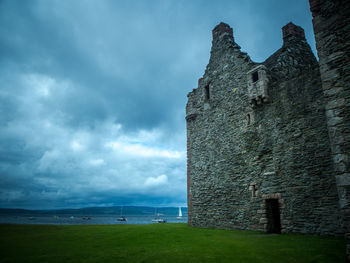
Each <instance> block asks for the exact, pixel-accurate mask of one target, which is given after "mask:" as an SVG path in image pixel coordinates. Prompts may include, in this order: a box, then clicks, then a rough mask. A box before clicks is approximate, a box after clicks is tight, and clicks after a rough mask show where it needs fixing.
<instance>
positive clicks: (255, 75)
mask: <svg viewBox="0 0 350 263" xmlns="http://www.w3.org/2000/svg"><path fill="white" fill-rule="evenodd" d="M258 80H259V74H258V72H257V71H255V72H254V73H253V74H252V81H253V82H257V81H258Z"/></svg>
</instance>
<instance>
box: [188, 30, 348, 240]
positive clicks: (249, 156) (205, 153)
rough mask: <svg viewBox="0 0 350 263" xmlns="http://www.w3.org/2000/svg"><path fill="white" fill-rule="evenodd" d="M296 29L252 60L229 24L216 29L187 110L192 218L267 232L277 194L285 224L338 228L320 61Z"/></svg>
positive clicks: (321, 230) (294, 228)
mask: <svg viewBox="0 0 350 263" xmlns="http://www.w3.org/2000/svg"><path fill="white" fill-rule="evenodd" d="M300 29H301V28H299V27H296V26H295V25H293V24H291V25H288V27H286V28H285V29H284V31H283V33H284V34H283V35H284V44H283V46H282V48H281V49H280V50H278V51H277V52H276V53H275V54H273V55H272V56H271V57H270V58H269V59H267V60H266V61H265V62H264V63H262V64H257V63H254V62H253V61H251V59H250V58H249V56H248V55H247V54H246V53H243V52H241V51H240V47H239V46H238V45H237V44H236V43H235V42H234V38H233V33H232V29H231V28H229V26H228V25H226V24H223V23H221V24H220V25H218V26H217V27H216V28H214V30H213V43H212V50H211V57H210V61H209V64H208V66H207V68H206V71H205V74H204V76H203V78H201V79H200V80H199V83H198V88H196V89H194V90H193V91H192V92H190V93H189V94H188V103H187V108H186V113H187V117H186V119H187V140H188V141H187V143H188V145H187V146H188V149H187V150H188V208H189V224H190V225H192V226H198V227H216V228H227V229H256V230H266V229H267V225H268V219H267V215H266V213H267V209H266V200H268V199H276V200H278V203H279V209H280V213H281V215H280V217H281V227H282V232H301V233H318V234H333V235H334V234H341V233H342V227H341V220H340V214H339V210H338V207H337V202H338V197H337V192H336V185H335V178H334V176H333V173H332V169H333V167H332V159H331V154H330V145H329V140H328V133H327V125H326V119H325V111H324V101H323V95H322V89H321V80H320V76H319V69H318V65H317V62H316V59H315V57H314V56H313V54H312V52H311V49H310V47H309V46H308V44H307V43H306V41H305V37H304V35H303V34H304V32H303V30H302V29H301V30H300ZM253 75H254V76H253ZM256 78H257V79H256ZM252 80H254V81H252Z"/></svg>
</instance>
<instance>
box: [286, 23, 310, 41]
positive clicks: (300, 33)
mask: <svg viewBox="0 0 350 263" xmlns="http://www.w3.org/2000/svg"><path fill="white" fill-rule="evenodd" d="M282 33H283V42H284V43H286V42H289V41H290V40H292V39H298V40H305V33H304V29H303V28H302V27H300V26H296V25H294V24H293V23H292V22H289V23H288V24H287V25H285V26H284V27H282Z"/></svg>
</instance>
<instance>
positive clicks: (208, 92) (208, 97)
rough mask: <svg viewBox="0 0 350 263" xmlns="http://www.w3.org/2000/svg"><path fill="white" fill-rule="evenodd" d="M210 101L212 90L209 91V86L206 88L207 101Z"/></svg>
mask: <svg viewBox="0 0 350 263" xmlns="http://www.w3.org/2000/svg"><path fill="white" fill-rule="evenodd" d="M209 99H210V90H209V85H207V86H205V100H209Z"/></svg>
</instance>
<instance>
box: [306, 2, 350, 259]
mask: <svg viewBox="0 0 350 263" xmlns="http://www.w3.org/2000/svg"><path fill="white" fill-rule="evenodd" d="M309 2H310V9H311V11H312V15H313V26H314V32H315V38H316V47H317V53H318V57H319V59H320V72H321V79H322V88H323V92H324V96H325V102H326V104H325V105H326V116H327V125H328V132H329V138H330V142H331V149H332V159H333V164H334V173H335V175H336V179H337V186H338V194H339V206H340V209H341V210H342V214H343V223H344V226H345V237H346V241H347V257H348V258H347V262H350V1H346V0H332V1H331V0H310V1H309Z"/></svg>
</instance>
